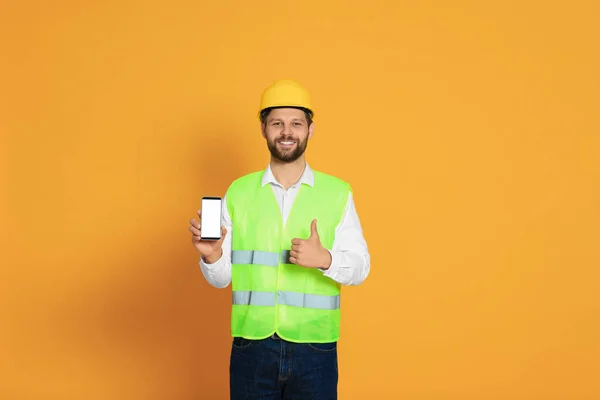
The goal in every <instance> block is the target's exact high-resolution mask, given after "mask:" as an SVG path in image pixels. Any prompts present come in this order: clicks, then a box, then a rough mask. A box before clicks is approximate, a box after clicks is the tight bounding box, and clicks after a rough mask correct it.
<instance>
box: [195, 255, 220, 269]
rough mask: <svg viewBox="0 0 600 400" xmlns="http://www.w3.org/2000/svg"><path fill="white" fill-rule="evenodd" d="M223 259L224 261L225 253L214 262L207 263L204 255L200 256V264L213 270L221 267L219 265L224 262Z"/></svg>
mask: <svg viewBox="0 0 600 400" xmlns="http://www.w3.org/2000/svg"><path fill="white" fill-rule="evenodd" d="M222 261H223V255H221V257H220V258H219V259H218V260H217V261H215V262H214V263H212V264H209V263H207V262H206V260H204V256H200V266H202V267H204V268H206V269H207V270H211V271H212V270H215V269H217V268H219V266H220V265H221V264H222Z"/></svg>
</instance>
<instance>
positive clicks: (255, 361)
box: [229, 335, 338, 400]
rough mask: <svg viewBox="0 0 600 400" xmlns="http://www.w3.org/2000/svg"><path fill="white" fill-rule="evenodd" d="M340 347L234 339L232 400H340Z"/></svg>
mask: <svg viewBox="0 0 600 400" xmlns="http://www.w3.org/2000/svg"><path fill="white" fill-rule="evenodd" d="M337 384H338V363H337V343H336V342H333V343H291V342H288V341H285V340H283V339H281V338H280V337H279V336H277V335H273V336H271V337H269V338H267V339H263V340H248V339H243V338H239V337H236V338H233V343H232V345H231V359H230V365H229V386H230V396H231V397H230V398H231V400H250V399H260V400H275V399H277V400H305V399H306V400H308V399H313V400H336V399H337Z"/></svg>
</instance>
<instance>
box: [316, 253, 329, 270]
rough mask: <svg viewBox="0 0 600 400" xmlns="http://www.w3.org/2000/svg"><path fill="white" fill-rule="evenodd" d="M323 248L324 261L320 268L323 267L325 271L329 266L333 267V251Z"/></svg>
mask: <svg viewBox="0 0 600 400" xmlns="http://www.w3.org/2000/svg"><path fill="white" fill-rule="evenodd" d="M323 250H324V251H323V261H322V262H321V265H320V266H319V268H321V269H322V270H323V271H327V270H328V269H329V267H331V253H330V252H329V250H327V249H323Z"/></svg>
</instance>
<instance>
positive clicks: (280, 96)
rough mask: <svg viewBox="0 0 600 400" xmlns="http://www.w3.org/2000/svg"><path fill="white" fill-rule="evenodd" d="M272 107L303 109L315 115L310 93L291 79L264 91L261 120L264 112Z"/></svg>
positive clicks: (277, 83)
mask: <svg viewBox="0 0 600 400" xmlns="http://www.w3.org/2000/svg"><path fill="white" fill-rule="evenodd" d="M270 107H301V108H306V109H307V110H309V111H310V112H311V114H313V115H314V112H313V109H312V101H311V98H310V93H308V90H306V88H304V87H303V86H302V85H300V84H299V83H298V82H296V81H293V80H291V79H280V80H277V81H275V82H273V83H272V84H271V85H270V86H269V87H267V88H266V89H265V90H264V92H263V94H262V96H261V99H260V108H259V110H258V116H259V118H260V113H261V112H262V110H264V109H265V108H270Z"/></svg>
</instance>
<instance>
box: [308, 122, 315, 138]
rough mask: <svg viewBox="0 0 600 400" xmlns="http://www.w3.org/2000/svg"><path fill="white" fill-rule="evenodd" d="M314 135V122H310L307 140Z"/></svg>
mask: <svg viewBox="0 0 600 400" xmlns="http://www.w3.org/2000/svg"><path fill="white" fill-rule="evenodd" d="M314 133H315V122H314V121H313V122H311V124H310V126H309V127H308V138H309V139H310V138H312V136H313V134H314Z"/></svg>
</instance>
